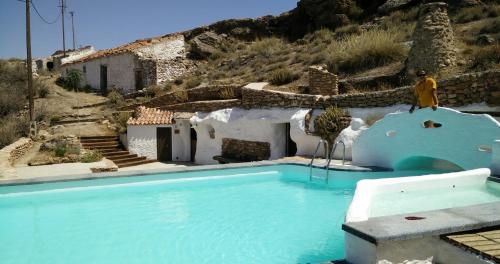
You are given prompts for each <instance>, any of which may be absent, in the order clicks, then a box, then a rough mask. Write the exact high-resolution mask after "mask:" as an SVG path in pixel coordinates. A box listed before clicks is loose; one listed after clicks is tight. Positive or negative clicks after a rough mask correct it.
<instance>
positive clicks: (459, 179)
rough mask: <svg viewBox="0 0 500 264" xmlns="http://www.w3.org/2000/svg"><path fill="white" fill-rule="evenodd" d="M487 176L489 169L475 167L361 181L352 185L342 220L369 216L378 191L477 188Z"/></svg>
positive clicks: (367, 217) (360, 219)
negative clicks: (350, 199) (349, 203)
mask: <svg viewBox="0 0 500 264" xmlns="http://www.w3.org/2000/svg"><path fill="white" fill-rule="evenodd" d="M489 176H490V170H489V169H476V170H470V171H462V172H454V173H446V174H434V175H424V176H412V177H399V178H389V179H376V180H361V181H359V182H358V183H357V185H356V191H355V193H354V198H353V200H352V202H351V205H350V206H349V209H348V210H347V214H346V223H349V222H360V221H366V220H368V219H369V218H370V217H371V216H370V207H371V206H372V204H373V202H374V201H373V198H374V196H375V195H376V194H378V193H400V192H405V193H408V192H412V191H421V190H423V189H426V190H432V189H443V190H444V189H453V188H460V187H479V186H483V185H484V184H485V182H486V180H487V178H488V177H489ZM401 213H404V212H401Z"/></svg>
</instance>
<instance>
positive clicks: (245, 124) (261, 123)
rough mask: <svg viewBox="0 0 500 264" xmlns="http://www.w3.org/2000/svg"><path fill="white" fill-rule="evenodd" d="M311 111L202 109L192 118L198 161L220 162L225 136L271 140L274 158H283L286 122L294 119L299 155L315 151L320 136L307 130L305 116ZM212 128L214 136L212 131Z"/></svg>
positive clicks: (298, 109) (291, 125)
mask: <svg viewBox="0 0 500 264" xmlns="http://www.w3.org/2000/svg"><path fill="white" fill-rule="evenodd" d="M308 111H309V109H303V108H290V109H282V108H272V109H252V110H244V109H240V108H228V109H222V110H217V111H213V112H210V113H201V112H198V113H196V114H195V116H193V117H192V118H191V124H192V125H193V126H194V127H195V130H196V136H197V146H196V156H195V160H196V163H198V164H215V163H217V161H215V160H213V157H214V156H217V155H220V154H221V147H222V138H234V139H240V140H248V141H260V142H269V143H270V144H271V157H270V159H277V158H281V157H283V156H285V140H286V137H285V129H284V128H285V123H290V137H291V139H292V140H293V141H294V142H295V143H296V144H297V153H296V155H311V154H312V153H313V152H314V150H315V148H316V145H317V144H318V141H319V138H318V137H316V136H312V135H307V134H306V132H305V126H304V123H305V121H304V118H305V116H306V114H307V113H308ZM212 128H213V131H215V133H214V138H211V137H210V133H209V131H210V130H211V129H212ZM320 153H322V151H321V152H320Z"/></svg>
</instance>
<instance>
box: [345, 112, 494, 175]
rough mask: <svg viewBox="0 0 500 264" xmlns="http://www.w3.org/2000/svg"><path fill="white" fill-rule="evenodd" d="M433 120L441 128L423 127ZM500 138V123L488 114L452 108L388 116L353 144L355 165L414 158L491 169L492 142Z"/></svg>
mask: <svg viewBox="0 0 500 264" xmlns="http://www.w3.org/2000/svg"><path fill="white" fill-rule="evenodd" d="M427 120H432V121H434V122H436V123H440V124H442V127H439V128H424V127H423V123H424V122H425V121H427ZM499 138H500V123H499V122H497V121H496V120H495V119H493V118H491V117H490V116H488V115H472V114H465V113H461V112H459V111H456V110H453V109H449V108H439V109H438V110H437V111H432V110H431V109H422V110H417V111H415V112H414V113H413V114H410V113H408V112H402V113H394V114H388V115H386V116H385V117H384V118H383V119H382V120H380V121H378V122H376V123H375V124H374V125H373V126H372V127H370V128H369V129H366V130H364V131H362V132H361V134H360V135H359V137H358V138H357V139H356V141H355V142H354V145H353V153H352V154H353V157H352V158H353V159H352V160H353V164H354V165H359V166H378V167H384V168H396V167H397V166H398V165H399V164H401V162H403V161H405V160H408V159H410V158H414V157H429V158H436V159H442V160H445V161H449V162H451V163H454V164H456V165H458V166H460V167H462V168H463V169H475V168H489V167H490V166H491V165H492V145H493V144H494V141H495V140H497V139H499Z"/></svg>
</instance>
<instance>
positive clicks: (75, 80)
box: [64, 69, 82, 91]
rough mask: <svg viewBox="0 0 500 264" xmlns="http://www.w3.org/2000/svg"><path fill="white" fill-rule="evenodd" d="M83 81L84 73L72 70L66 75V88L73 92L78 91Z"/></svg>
mask: <svg viewBox="0 0 500 264" xmlns="http://www.w3.org/2000/svg"><path fill="white" fill-rule="evenodd" d="M81 80H82V72H81V71H79V70H77V69H70V70H69V71H68V73H67V74H66V81H65V84H66V85H65V86H64V87H65V88H66V89H68V90H70V91H71V90H72V91H77V90H78V88H79V87H80V81H81Z"/></svg>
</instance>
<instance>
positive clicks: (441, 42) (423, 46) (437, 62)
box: [406, 2, 457, 76]
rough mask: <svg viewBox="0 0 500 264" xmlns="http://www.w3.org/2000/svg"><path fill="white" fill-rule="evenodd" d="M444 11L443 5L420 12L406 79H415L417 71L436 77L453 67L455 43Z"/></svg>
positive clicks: (427, 5)
mask: <svg viewBox="0 0 500 264" xmlns="http://www.w3.org/2000/svg"><path fill="white" fill-rule="evenodd" d="M447 7H448V5H447V4H446V3H443V2H434V3H428V4H424V5H422V7H421V8H420V11H419V18H418V22H417V26H416V27H415V31H414V32H413V36H412V39H413V45H412V47H411V49H410V53H409V55H408V61H407V62H406V71H407V74H408V75H409V76H415V72H416V71H418V70H425V71H426V72H428V73H429V74H431V75H436V74H439V73H440V72H441V71H443V70H444V69H446V68H448V67H450V66H454V65H456V60H457V57H456V49H455V41H454V36H453V29H452V28H451V25H450V19H449V17H448V11H447Z"/></svg>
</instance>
